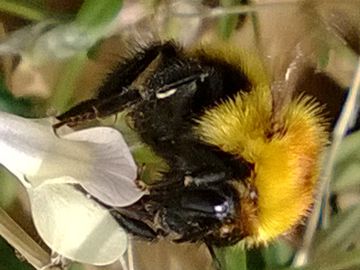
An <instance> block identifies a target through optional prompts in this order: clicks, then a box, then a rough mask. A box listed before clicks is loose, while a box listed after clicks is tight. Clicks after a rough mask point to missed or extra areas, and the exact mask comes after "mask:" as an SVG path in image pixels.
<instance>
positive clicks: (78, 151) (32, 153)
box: [0, 112, 143, 207]
mask: <svg viewBox="0 0 360 270" xmlns="http://www.w3.org/2000/svg"><path fill="white" fill-rule="evenodd" d="M0 120H1V123H2V125H0V152H1V153H2V154H1V155H0V163H1V164H3V165H4V166H5V167H6V168H8V169H9V170H10V171H11V172H13V173H14V174H15V175H17V176H18V175H21V174H22V175H24V176H25V179H27V180H28V181H29V184H31V185H32V186H33V187H34V188H35V187H37V186H39V185H42V184H48V183H50V182H52V183H59V182H62V183H79V184H81V185H82V186H83V187H84V188H85V189H86V190H87V191H88V192H89V193H90V194H91V195H92V196H94V197H96V198H98V199H99V200H101V201H103V202H104V203H106V204H108V205H112V206H119V207H121V206H127V205H130V204H132V203H134V202H135V201H137V200H138V199H139V198H140V197H141V196H142V195H143V192H142V191H140V190H139V189H138V188H137V187H136V185H135V183H134V180H135V179H136V165H135V163H134V160H133V159H132V156H131V154H130V151H129V149H128V146H127V145H126V143H125V141H124V140H123V138H122V136H121V134H120V133H119V132H118V131H117V130H115V129H111V128H106V127H98V128H90V129H87V130H82V131H76V132H74V133H71V134H68V135H66V136H65V137H64V138H58V137H57V136H56V135H55V134H54V132H53V130H52V126H51V123H50V121H49V120H46V119H44V120H31V119H25V118H22V117H18V116H15V115H11V114H7V113H4V112H0ZM20 179H21V178H20ZM25 184H26V183H25Z"/></svg>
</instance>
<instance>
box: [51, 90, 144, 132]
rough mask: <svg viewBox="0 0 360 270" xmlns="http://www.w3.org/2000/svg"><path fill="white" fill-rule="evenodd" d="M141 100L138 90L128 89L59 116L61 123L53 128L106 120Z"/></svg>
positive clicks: (91, 101)
mask: <svg viewBox="0 0 360 270" xmlns="http://www.w3.org/2000/svg"><path fill="white" fill-rule="evenodd" d="M140 100H142V97H141V95H140V93H139V92H138V91H137V90H128V89H126V90H124V91H123V92H121V93H120V94H118V95H115V96H111V97H109V98H107V99H104V100H99V99H90V100H87V101H84V102H81V103H80V104H78V105H77V106H75V107H73V108H72V109H70V110H69V111H67V112H65V113H63V114H61V115H59V116H57V117H56V118H57V119H58V120H60V122H59V123H57V124H55V125H53V128H54V130H55V131H56V130H57V129H58V128H60V127H62V126H64V125H68V126H70V127H73V126H76V125H78V124H80V123H83V122H85V121H89V120H94V119H96V118H105V117H107V116H110V115H112V114H115V113H117V112H120V111H122V110H124V109H125V108H127V107H128V106H131V105H132V104H134V103H136V102H138V101H140Z"/></svg>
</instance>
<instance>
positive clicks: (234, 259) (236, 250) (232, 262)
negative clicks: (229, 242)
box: [215, 242, 248, 270]
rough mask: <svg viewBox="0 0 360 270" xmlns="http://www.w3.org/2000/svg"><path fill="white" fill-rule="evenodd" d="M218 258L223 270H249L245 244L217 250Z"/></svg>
mask: <svg viewBox="0 0 360 270" xmlns="http://www.w3.org/2000/svg"><path fill="white" fill-rule="evenodd" d="M215 255H216V258H217V259H218V260H219V263H220V266H221V269H222V270H247V269H248V268H247V264H246V250H245V248H244V245H243V243H241V242H240V243H238V244H236V245H234V246H231V247H226V248H216V249H215Z"/></svg>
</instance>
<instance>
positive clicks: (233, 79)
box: [54, 42, 328, 246]
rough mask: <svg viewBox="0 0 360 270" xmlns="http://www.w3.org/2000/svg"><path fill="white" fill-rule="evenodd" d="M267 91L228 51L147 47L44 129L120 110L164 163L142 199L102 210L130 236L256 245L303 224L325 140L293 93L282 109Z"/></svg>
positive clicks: (313, 114)
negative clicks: (95, 92)
mask: <svg viewBox="0 0 360 270" xmlns="http://www.w3.org/2000/svg"><path fill="white" fill-rule="evenodd" d="M273 91H274V90H273V87H272V85H271V83H270V80H269V78H268V75H267V74H266V72H265V69H264V67H263V65H262V63H261V62H260V61H259V60H258V59H257V58H256V57H254V56H252V55H251V54H249V53H248V52H245V51H241V50H239V49H238V48H234V47H231V46H230V45H226V44H223V43H216V44H204V45H202V46H200V47H197V48H194V49H190V50H187V49H186V50H185V49H183V48H181V47H180V46H178V45H176V44H175V43H173V42H166V43H159V44H152V45H150V46H148V47H147V48H144V49H142V50H140V51H138V52H137V53H135V54H134V55H133V56H132V57H131V58H129V59H128V60H126V61H124V62H122V63H120V64H119V65H118V66H117V67H116V69H114V71H113V72H112V73H111V74H109V76H108V77H107V79H106V80H105V82H104V84H103V85H102V87H101V88H100V89H99V92H98V95H97V96H96V97H95V98H94V99H91V100H87V101H84V102H82V103H80V104H78V105H77V106H75V107H74V108H72V109H70V110H69V111H68V112H66V113H64V114H62V115H60V116H58V119H59V120H60V122H59V124H57V125H55V126H54V127H55V128H59V127H60V126H61V125H64V124H67V125H70V126H75V125H78V124H79V123H80V122H82V121H84V120H89V119H94V118H104V117H107V116H109V115H112V114H115V113H118V112H120V111H126V113H127V117H128V118H129V122H130V123H131V127H132V128H133V129H134V130H135V131H136V132H137V133H138V135H139V136H140V138H141V140H142V142H143V143H144V144H146V145H148V146H149V147H150V148H151V149H152V150H153V151H154V153H156V155H158V156H159V157H160V158H161V159H162V160H163V161H164V162H165V163H166V164H167V167H168V170H166V171H161V172H160V173H161V178H160V179H158V180H159V181H158V182H156V184H153V185H150V186H147V189H148V191H149V192H148V195H146V196H144V197H143V198H142V199H141V200H140V201H139V202H137V203H136V204H134V205H132V206H130V207H128V208H122V209H117V210H116V211H113V213H114V216H115V217H116V218H117V220H118V221H119V223H120V224H121V225H122V226H123V227H124V228H125V229H126V230H127V231H129V232H130V233H132V234H134V235H136V236H139V237H141V238H144V239H149V240H152V239H156V238H158V237H168V238H170V239H171V240H173V241H176V242H187V241H189V242H197V241H200V242H205V243H206V244H208V245H217V246H227V245H233V244H236V243H238V242H239V241H240V240H243V239H244V240H245V241H246V243H248V244H249V245H252V244H261V243H267V242H268V241H270V240H272V239H274V238H276V237H278V236H279V235H282V234H284V233H286V232H289V231H291V230H292V228H294V227H295V226H296V225H298V224H299V223H300V222H301V221H302V220H303V219H304V217H306V216H307V215H308V213H309V211H310V209H311V206H312V204H313V202H314V191H315V189H316V181H317V178H318V174H319V166H320V156H321V154H322V152H323V150H324V147H325V146H326V144H327V140H328V133H327V124H326V121H325V120H324V116H323V115H324V111H323V110H324V107H322V106H321V105H320V104H319V103H317V101H316V100H315V99H314V98H313V97H311V96H308V95H306V94H294V93H293V95H292V97H291V98H290V99H289V101H288V102H283V100H281V101H280V100H278V99H277V98H276V96H275V95H274V93H273ZM304 91H305V89H304ZM298 92H299V93H300V92H301V91H298ZM287 94H288V93H286V89H283V93H282V95H287ZM280 103H281V104H280Z"/></svg>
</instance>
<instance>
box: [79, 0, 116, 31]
mask: <svg viewBox="0 0 360 270" xmlns="http://www.w3.org/2000/svg"><path fill="white" fill-rule="evenodd" d="M121 7H122V0H104V1H99V0H85V1H84V3H83V4H82V6H81V8H80V10H79V12H78V14H77V16H76V19H75V21H76V22H77V23H78V24H80V25H81V26H83V27H86V28H89V29H91V28H95V27H96V28H98V27H103V26H104V25H106V24H107V23H109V22H110V21H112V20H113V19H114V17H115V16H116V15H117V14H118V13H119V11H120V9H121Z"/></svg>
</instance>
